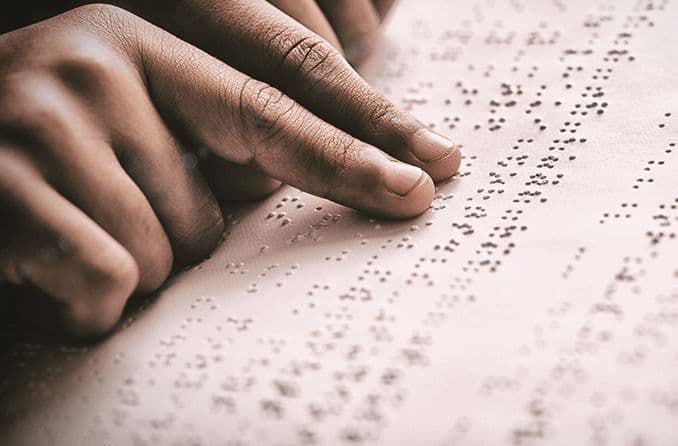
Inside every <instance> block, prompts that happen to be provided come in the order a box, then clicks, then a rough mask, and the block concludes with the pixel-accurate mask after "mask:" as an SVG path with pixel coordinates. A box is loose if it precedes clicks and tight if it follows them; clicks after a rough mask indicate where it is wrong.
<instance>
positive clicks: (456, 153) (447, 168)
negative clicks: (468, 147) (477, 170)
mask: <svg viewBox="0 0 678 446" xmlns="http://www.w3.org/2000/svg"><path fill="white" fill-rule="evenodd" d="M460 165H461V150H460V148H459V146H453V147H452V148H451V149H449V151H448V153H447V154H445V156H443V157H442V158H440V159H437V160H436V161H434V162H431V163H429V164H427V165H425V166H424V170H425V171H426V172H427V173H428V174H429V175H430V176H431V178H432V179H433V181H435V182H438V181H443V180H446V179H448V178H450V177H451V176H453V175H454V174H456V173H457V172H458V171H459V166H460Z"/></svg>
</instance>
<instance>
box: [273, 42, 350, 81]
mask: <svg viewBox="0 0 678 446" xmlns="http://www.w3.org/2000/svg"><path fill="white" fill-rule="evenodd" d="M289 42H292V43H291V44H290V43H287V47H286V48H285V47H284V46H283V48H284V51H285V52H284V55H283V58H282V61H281V66H282V67H283V68H284V69H288V70H291V71H292V72H293V73H295V74H296V75H297V76H298V77H303V78H309V77H312V76H313V74H314V72H317V73H318V75H319V76H324V75H327V73H328V72H331V71H334V70H335V69H336V68H337V62H338V59H337V56H338V55H339V53H338V52H337V51H336V50H335V49H334V47H332V45H331V44H330V43H329V42H327V41H325V40H324V39H322V38H321V37H319V36H315V35H310V36H308V35H306V36H298V37H297V38H296V39H295V38H292V39H290V40H289Z"/></svg>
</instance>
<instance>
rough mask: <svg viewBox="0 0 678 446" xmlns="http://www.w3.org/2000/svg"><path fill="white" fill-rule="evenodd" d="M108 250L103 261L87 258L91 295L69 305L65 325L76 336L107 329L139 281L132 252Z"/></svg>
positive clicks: (85, 275) (86, 275)
mask: <svg viewBox="0 0 678 446" xmlns="http://www.w3.org/2000/svg"><path fill="white" fill-rule="evenodd" d="M108 251H109V253H107V255H106V256H105V258H106V262H105V263H99V262H96V263H95V262H89V263H87V264H86V265H85V266H84V268H83V271H82V274H83V280H85V281H86V282H87V285H88V286H87V289H89V290H90V293H89V294H90V295H89V296H84V297H82V298H80V299H77V300H75V301H74V302H73V303H71V304H70V305H69V308H68V315H67V322H68V328H69V330H70V331H71V334H72V335H74V336H76V337H78V338H92V337H98V336H101V335H104V334H106V333H108V332H109V331H110V330H111V329H112V328H113V327H114V326H115V324H116V323H117V321H118V319H119V318H120V315H121V314H122V310H123V308H124V305H125V302H127V298H128V297H129V296H130V295H131V294H132V292H133V291H134V288H135V286H136V284H137V282H138V279H139V271H138V268H137V265H136V263H135V261H134V259H133V258H132V257H131V255H129V253H126V252H124V251H123V250H122V249H120V248H118V249H112V250H111V249H109V250H108Z"/></svg>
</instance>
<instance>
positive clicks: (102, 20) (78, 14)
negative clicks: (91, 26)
mask: <svg viewBox="0 0 678 446" xmlns="http://www.w3.org/2000/svg"><path fill="white" fill-rule="evenodd" d="M66 14H67V15H70V16H71V17H74V18H76V19H77V21H78V22H81V21H82V20H86V21H89V22H91V23H95V24H97V25H105V26H108V27H111V26H114V27H117V26H116V25H117V24H118V23H119V22H120V21H121V20H131V19H132V18H133V17H134V14H132V13H131V12H129V11H127V10H125V9H123V8H121V7H119V6H114V5H112V4H108V3H90V4H86V5H82V6H79V7H77V8H74V9H72V10H70V11H69V12H68V13H66Z"/></svg>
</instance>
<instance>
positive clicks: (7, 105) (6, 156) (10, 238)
mask: <svg viewBox="0 0 678 446" xmlns="http://www.w3.org/2000/svg"><path fill="white" fill-rule="evenodd" d="M183 3H189V2H183ZM229 5H231V6H232V8H231V9H232V10H233V11H235V12H239V13H248V14H249V15H248V16H240V18H239V20H240V21H241V22H248V23H251V22H256V20H269V22H259V23H258V26H259V27H258V28H257V27H256V26H254V25H243V24H242V23H241V25H240V27H241V28H240V31H241V32H249V33H250V34H249V35H247V34H243V35H234V36H233V38H234V42H232V43H231V44H230V45H227V44H225V43H224V41H223V40H220V44H219V45H220V46H222V47H223V49H224V50H223V51H222V52H224V53H226V52H227V51H225V49H226V48H237V49H238V50H237V51H231V52H230V55H231V56H233V60H235V61H236V62H239V64H240V65H241V66H243V65H248V64H247V63H246V62H247V61H248V60H250V61H251V63H250V64H249V65H250V68H251V69H252V70H251V71H249V72H248V74H249V75H250V76H248V75H245V74H243V73H242V72H239V71H237V70H235V69H233V68H231V67H229V66H228V65H226V64H224V63H223V62H221V61H219V60H218V59H215V58H213V57H211V56H209V55H208V54H206V53H205V52H203V51H201V50H199V49H197V48H196V47H194V46H191V45H190V44H188V43H186V42H184V41H182V40H180V39H178V38H177V37H175V36H173V35H171V34H169V33H167V32H165V31H163V30H161V29H160V28H158V27H156V26H153V25H151V24H150V23H148V22H146V21H144V20H142V19H140V18H138V17H137V16H134V15H133V14H131V13H129V12H126V11H125V10H122V9H119V8H116V7H112V6H105V5H93V6H85V7H81V8H78V9H75V10H72V11H70V12H68V13H65V14H63V15H60V16H58V17H55V18H53V19H50V20H48V21H46V22H42V23H39V24H36V25H33V26H30V27H27V28H22V29H20V30H17V31H15V32H12V33H9V34H5V35H3V36H0V67H1V68H0V109H1V110H3V113H2V114H1V115H0V165H2V167H3V173H2V175H1V176H0V208H1V209H3V213H2V215H0V276H1V277H3V278H4V279H5V280H6V281H9V282H11V283H14V284H22V283H28V284H31V285H32V286H34V287H36V288H37V289H39V290H41V291H42V293H43V295H42V296H41V297H40V298H39V299H38V300H37V301H31V300H28V299H26V300H24V301H22V302H20V303H19V305H20V306H21V307H23V309H24V314H26V315H27V319H28V320H30V321H31V322H34V323H37V324H41V323H46V324H56V325H58V327H59V328H61V329H62V330H65V331H67V332H69V333H71V334H73V335H75V336H80V337H88V336H96V335H100V334H102V333H104V332H106V331H107V330H109V329H110V328H111V327H112V326H113V325H114V324H115V323H116V321H117V320H118V318H119V316H120V314H121V312H122V309H123V307H124V304H125V302H126V300H127V298H128V297H129V296H130V295H131V294H132V293H134V292H138V293H147V292H150V291H153V290H155V289H157V288H158V287H159V286H160V285H161V284H162V283H163V282H164V281H165V279H166V278H167V276H168V274H169V273H170V271H171V269H172V265H176V264H185V263H189V262H192V261H195V260H198V259H200V258H202V257H204V256H205V255H206V254H207V253H209V252H210V251H211V250H212V249H213V248H214V246H216V244H217V243H218V241H219V239H220V238H221V236H222V232H223V221H222V218H221V214H220V210H219V206H218V203H217V200H216V199H215V196H214V195H213V193H212V191H211V188H210V186H209V183H208V181H206V180H205V179H204V178H203V177H202V175H201V172H200V170H199V169H197V168H195V162H194V160H195V159H196V156H197V155H196V154H198V155H199V154H200V153H202V150H197V151H193V149H194V148H196V147H201V148H205V150H208V151H209V152H210V153H211V154H213V155H214V156H218V157H220V159H223V160H225V162H228V163H229V164H228V166H227V167H225V168H224V170H221V178H216V179H215V178H212V181H216V182H217V183H219V184H221V185H222V186H223V184H225V183H229V181H230V182H231V183H232V184H233V187H232V188H230V192H231V194H232V193H233V192H234V191H237V190H238V189H237V186H238V185H240V186H242V185H243V184H253V183H256V184H257V185H258V186H257V187H261V186H262V184H263V185H264V186H265V187H264V189H266V188H268V189H269V190H270V189H271V188H272V187H276V186H277V184H279V183H278V182H277V181H282V182H285V183H289V184H292V185H294V186H296V187H298V188H300V189H303V190H305V191H308V192H310V193H312V194H316V195H319V196H322V197H327V198H330V199H332V200H335V201H338V202H340V203H345V204H347V205H349V206H353V207H356V208H359V209H363V210H366V211H368V212H371V213H376V214H380V215H384V216H390V217H408V216H413V215H416V214H419V213H421V212H423V211H424V210H425V209H426V208H427V207H428V205H429V204H430V202H431V200H432V196H433V182H432V179H431V177H433V178H434V179H440V178H445V177H448V176H450V175H452V174H453V173H454V172H455V171H456V170H457V168H458V166H459V160H460V154H459V151H458V150H454V149H450V148H451V143H449V142H448V141H447V140H445V139H444V138H442V137H440V136H438V135H436V134H433V133H432V132H430V131H428V130H426V129H425V128H424V127H423V126H422V125H421V124H420V123H418V122H417V121H416V120H414V119H413V118H411V117H409V116H408V115H405V114H403V113H402V112H400V111H398V110H397V109H396V108H395V107H394V106H393V105H391V104H390V103H389V102H387V101H386V99H384V98H383V97H382V96H380V95H378V94H377V93H376V92H374V91H373V90H371V89H370V88H369V87H368V86H367V85H366V84H365V83H364V81H362V80H361V79H360V77H359V76H358V75H357V74H355V72H354V71H353V70H352V69H351V68H350V67H349V66H348V65H347V64H346V63H345V62H344V61H343V58H342V57H341V56H339V55H338V53H337V52H336V50H334V49H332V48H331V47H330V46H329V45H328V44H327V43H326V42H325V41H324V40H322V39H320V38H318V37H317V36H315V35H314V34H312V33H310V32H308V31H307V30H305V29H304V28H303V27H300V26H299V25H298V24H295V22H293V21H291V20H290V19H288V18H287V17H286V16H284V15H283V14H281V13H280V12H278V11H277V10H275V9H274V8H272V7H270V6H268V5H267V8H269V9H266V8H263V9H258V8H254V9H252V8H253V7H252V3H250V2H238V1H232V2H229ZM239 7H240V8H241V9H238V8H239ZM242 8H244V9H242ZM262 11H263V12H262ZM194 12H195V11H194ZM245 17H249V20H244V19H245ZM207 18H208V17H207V16H205V17H204V19H207ZM222 19H223V20H227V19H228V20H236V19H235V18H233V17H231V18H228V17H224V18H222ZM220 20H221V19H220ZM236 23H237V21H236ZM224 24H225V23H224ZM264 25H266V26H265V27H264ZM198 26H199V25H198ZM248 26H252V28H248ZM261 27H264V28H261ZM262 29H264V30H265V32H264V33H259V34H257V33H256V32H258V31H257V30H259V31H260V30H262ZM232 32H234V33H235V32H236V31H232ZM207 34H209V33H207ZM302 35H303V36H304V37H303V38H301V37H300V36H302ZM222 37H227V36H222ZM213 43H214V42H213ZM254 50H256V51H258V52H257V53H254V52H253V51H254ZM224 59H226V58H224ZM275 73H280V74H281V76H280V77H279V78H277V77H276V76H275ZM254 75H257V76H258V77H259V76H260V77H261V78H266V79H272V80H275V79H279V82H278V86H279V87H284V86H287V87H288V89H286V91H289V92H290V94H293V95H294V96H295V97H297V98H299V100H304V104H303V105H306V107H307V108H305V107H304V106H303V105H302V104H300V102H299V101H295V100H294V99H292V98H291V97H290V96H287V95H285V94H283V93H282V92H281V90H280V89H279V88H275V87H273V86H271V85H270V84H267V83H265V82H262V81H261V80H255V78H254V77H253V76H254ZM308 108H311V109H315V112H316V114H313V113H311V112H310V111H309V110H308ZM322 118H324V119H322ZM340 128H342V129H343V130H340ZM349 132H350V133H349ZM387 152H388V153H391V154H392V155H394V156H396V157H397V158H399V159H401V160H403V161H405V162H407V163H410V164H407V163H403V162H401V161H398V160H396V159H395V158H392V157H391V156H389V155H387ZM427 161H428V162H427ZM411 164H413V165H411ZM236 166H240V167H238V168H236ZM415 166H419V167H415ZM420 167H421V168H423V169H425V171H426V172H428V173H425V172H424V171H422V170H421V169H420ZM226 172H228V175H229V176H231V175H232V176H233V177H234V178H235V180H234V179H233V178H224V175H225V173H226ZM243 172H244V173H243ZM238 175H243V176H242V177H238ZM264 175H266V176H264ZM248 178H249V179H254V181H252V182H249V181H248V180H247V179H248ZM271 178H275V180H272V179H271ZM257 179H258V180H257ZM214 189H215V190H219V187H218V185H216V186H215V187H214ZM241 192H242V193H246V192H247V191H245V190H241ZM40 306H43V309H42V310H41V307H40ZM44 306H50V308H51V309H50V310H49V311H46V310H44ZM41 317H42V318H43V319H45V320H44V321H40V318H41Z"/></svg>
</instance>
